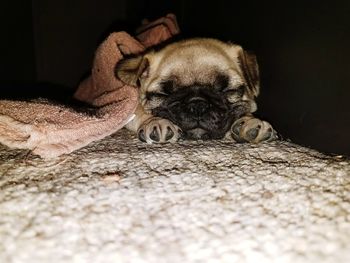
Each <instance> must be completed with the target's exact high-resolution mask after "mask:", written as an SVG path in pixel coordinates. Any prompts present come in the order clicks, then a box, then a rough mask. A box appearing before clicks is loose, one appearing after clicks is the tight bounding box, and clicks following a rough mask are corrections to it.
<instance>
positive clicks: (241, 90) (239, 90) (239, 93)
mask: <svg viewBox="0 0 350 263" xmlns="http://www.w3.org/2000/svg"><path fill="white" fill-rule="evenodd" d="M245 88H246V87H245V85H243V84H242V85H240V86H238V87H236V88H232V87H226V88H224V89H223V90H222V92H224V93H225V94H227V95H236V96H238V97H242V96H243V94H244V91H245Z"/></svg>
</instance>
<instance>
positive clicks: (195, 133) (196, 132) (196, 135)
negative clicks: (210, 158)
mask: <svg viewBox="0 0 350 263" xmlns="http://www.w3.org/2000/svg"><path fill="white" fill-rule="evenodd" d="M184 137H185V139H187V140H209V139H210V135H209V133H208V132H207V131H206V130H204V129H202V128H194V129H191V130H187V131H185V133H184Z"/></svg>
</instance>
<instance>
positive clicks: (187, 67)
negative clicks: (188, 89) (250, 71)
mask: <svg viewBox="0 0 350 263" xmlns="http://www.w3.org/2000/svg"><path fill="white" fill-rule="evenodd" d="M158 62H159V63H158V65H157V66H156V67H157V68H156V69H155V70H156V72H157V73H158V74H159V77H160V78H162V79H175V80H176V81H177V84H178V85H183V86H188V85H192V84H194V83H203V84H212V83H213V82H214V81H215V79H216V78H217V77H218V76H222V75H227V76H228V77H229V79H230V81H239V80H241V76H240V74H239V70H238V65H237V63H236V61H235V60H234V59H232V58H231V57H229V56H228V55H227V54H226V53H225V52H223V51H221V50H213V49H207V48H205V47H200V46H199V47H196V48H194V47H193V46H192V47H191V48H182V49H178V50H174V51H173V52H168V53H167V54H165V55H163V56H162V57H161V58H160V59H159V61H158Z"/></svg>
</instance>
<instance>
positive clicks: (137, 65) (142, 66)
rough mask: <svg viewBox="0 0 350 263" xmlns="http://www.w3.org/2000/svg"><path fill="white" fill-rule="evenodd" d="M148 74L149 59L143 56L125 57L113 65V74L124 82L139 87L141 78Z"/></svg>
mask: <svg viewBox="0 0 350 263" xmlns="http://www.w3.org/2000/svg"><path fill="white" fill-rule="evenodd" d="M148 74H149V60H148V59H147V58H146V57H145V56H138V57H133V58H126V59H123V60H121V61H120V62H119V63H118V64H117V65H116V67H115V75H116V77H117V78H118V79H120V80H121V81H123V82H124V83H126V84H128V85H131V86H135V87H140V85H141V80H142V79H143V78H147V77H148Z"/></svg>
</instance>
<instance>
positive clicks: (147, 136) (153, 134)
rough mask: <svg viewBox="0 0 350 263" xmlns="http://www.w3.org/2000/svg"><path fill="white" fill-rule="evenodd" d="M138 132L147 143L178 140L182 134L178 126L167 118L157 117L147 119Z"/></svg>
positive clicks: (141, 139)
mask: <svg viewBox="0 0 350 263" xmlns="http://www.w3.org/2000/svg"><path fill="white" fill-rule="evenodd" d="M137 133H138V137H139V139H140V141H143V142H147V143H165V142H176V141H177V140H178V139H179V138H180V136H181V130H180V128H179V127H178V126H176V125H175V124H173V123H172V122H171V121H169V120H167V119H162V118H157V117H153V118H150V119H148V120H147V121H145V122H144V123H143V124H142V125H141V127H140V128H139V130H138V132H137Z"/></svg>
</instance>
